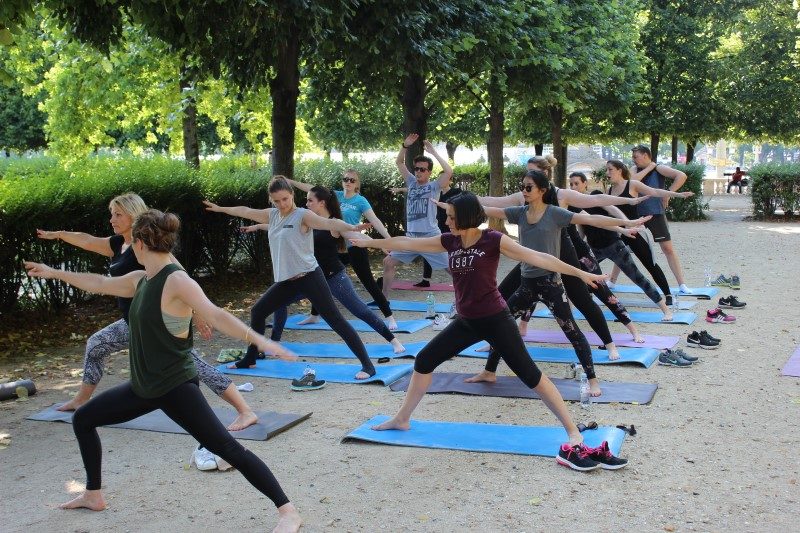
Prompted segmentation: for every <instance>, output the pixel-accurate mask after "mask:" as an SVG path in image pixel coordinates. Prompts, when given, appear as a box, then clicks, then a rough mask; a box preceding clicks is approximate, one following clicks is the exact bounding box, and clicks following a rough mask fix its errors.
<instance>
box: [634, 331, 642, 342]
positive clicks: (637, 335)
mask: <svg viewBox="0 0 800 533" xmlns="http://www.w3.org/2000/svg"><path fill="white" fill-rule="evenodd" d="M633 342H638V343H642V342H644V337H642V335H641V334H640V333H637V334H636V335H633Z"/></svg>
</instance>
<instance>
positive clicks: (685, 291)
mask: <svg viewBox="0 0 800 533" xmlns="http://www.w3.org/2000/svg"><path fill="white" fill-rule="evenodd" d="M678 291H680V293H681V294H694V293H693V292H692V289H690V288H689V287H687V286H686V284H685V283H681V285H680V286H679V287H678Z"/></svg>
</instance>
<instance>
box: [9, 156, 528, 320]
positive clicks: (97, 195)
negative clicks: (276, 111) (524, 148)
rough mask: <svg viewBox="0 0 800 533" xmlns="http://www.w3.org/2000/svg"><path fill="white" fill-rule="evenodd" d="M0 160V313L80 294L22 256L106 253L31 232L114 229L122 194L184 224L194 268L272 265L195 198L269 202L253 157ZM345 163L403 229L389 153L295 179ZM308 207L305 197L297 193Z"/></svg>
mask: <svg viewBox="0 0 800 533" xmlns="http://www.w3.org/2000/svg"><path fill="white" fill-rule="evenodd" d="M2 163H3V164H2V165H0V280H2V288H1V289H0V310H8V309H11V308H13V307H15V306H16V305H23V306H26V307H30V306H41V307H47V308H59V307H63V306H65V305H67V304H69V303H71V302H73V301H76V300H80V299H83V298H85V297H86V295H85V294H83V293H81V292H80V291H76V290H74V289H70V288H68V287H67V286H66V285H64V284H63V283H60V282H54V281H52V280H32V279H29V278H28V277H27V276H25V274H24V270H23V268H22V265H21V260H23V259H26V260H32V261H37V262H44V263H47V264H50V265H59V266H61V267H63V268H66V269H69V270H76V271H92V272H104V271H105V270H106V268H107V259H106V258H104V257H101V256H98V255H97V254H92V253H88V252H83V251H81V250H79V249H77V248H75V247H73V246H70V245H68V244H66V243H63V242H61V241H45V240H40V239H37V238H36V229H47V230H67V231H82V232H86V233H89V234H92V235H96V236H105V235H110V234H111V228H110V225H109V220H108V219H109V212H108V202H109V200H110V199H111V198H113V197H114V196H116V195H118V194H123V193H126V192H131V191H132V192H135V193H137V194H139V195H140V196H141V197H142V198H143V199H144V201H145V202H146V203H147V204H148V205H150V206H153V207H156V208H158V209H161V210H166V211H171V212H173V213H176V214H177V215H178V216H180V218H181V222H182V228H181V236H180V247H179V249H178V251H177V253H176V255H177V257H178V259H179V260H180V261H181V263H182V264H183V265H184V267H186V269H187V270H188V271H189V272H190V273H192V274H203V275H218V274H222V273H225V272H227V271H229V270H230V269H231V266H232V264H233V263H234V262H235V261H236V262H241V263H244V265H245V267H246V268H253V269H255V270H257V271H259V272H264V273H266V272H268V271H269V268H270V262H269V249H268V245H267V239H266V234H265V233H263V232H258V233H256V234H246V235H243V234H241V233H240V232H239V227H240V226H241V225H242V224H245V223H247V222H244V221H241V220H239V219H236V218H232V217H229V216H226V215H221V214H215V213H208V212H206V211H205V210H204V209H203V205H202V203H201V200H202V199H204V198H207V199H209V200H211V201H213V202H215V203H218V204H221V205H247V206H250V207H255V208H264V207H267V205H268V195H267V183H268V181H269V175H268V173H267V172H266V171H264V170H263V169H259V168H254V167H253V166H252V165H251V160H250V158H249V157H246V156H241V157H228V158H223V159H220V160H218V161H205V162H203V164H202V165H201V167H200V169H199V170H192V169H189V168H188V167H187V166H186V165H185V164H184V163H183V161H182V160H175V159H170V158H166V157H160V156H158V157H149V158H142V157H133V156H114V157H112V156H102V157H93V158H88V159H85V160H81V161H78V162H77V163H74V164H72V165H71V166H69V168H64V167H62V166H61V165H60V164H59V162H58V161H57V160H55V159H52V158H47V157H38V158H32V159H8V160H5V161H3V162H2ZM348 168H354V169H355V170H357V171H358V172H359V173H360V175H361V181H362V193H363V194H364V196H365V197H367V198H368V199H369V201H370V202H371V204H372V205H373V207H374V209H375V211H376V213H377V214H378V216H379V217H380V218H381V220H382V221H383V222H384V224H386V226H387V228H388V229H389V232H390V233H392V234H402V233H403V231H404V228H403V226H404V222H405V220H404V219H405V198H404V196H403V195H393V194H391V192H389V189H390V188H391V187H397V186H402V185H403V182H402V179H401V178H400V176H398V173H397V168H396V167H395V164H394V161H393V160H388V159H382V160H376V161H372V162H369V163H367V162H363V161H345V162H332V161H324V160H313V161H298V162H297V164H296V166H295V177H296V179H298V180H301V181H305V182H308V183H314V184H320V185H325V186H327V187H331V188H334V189H341V176H342V174H343V172H344V171H345V170H346V169H348ZM523 173H524V167H521V166H519V165H515V166H512V167H508V169H507V172H506V187H505V189H506V191H507V192H509V193H510V192H513V191H515V190H516V185H517V183H518V182H519V179H520V177H521V176H522V174H523ZM488 178H489V167H488V165H485V164H484V165H480V164H477V165H468V166H463V167H458V168H456V169H455V180H456V183H458V184H459V185H460V186H464V187H466V188H467V189H469V190H472V191H475V192H477V193H479V194H485V193H486V191H487V190H488ZM297 203H298V205H304V203H305V196H304V194H302V193H299V194H298V197H297Z"/></svg>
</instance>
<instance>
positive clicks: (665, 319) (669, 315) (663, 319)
mask: <svg viewBox="0 0 800 533" xmlns="http://www.w3.org/2000/svg"><path fill="white" fill-rule="evenodd" d="M673 318H674V317H673V316H672V313H664V316H662V317H661V322H672V319H673Z"/></svg>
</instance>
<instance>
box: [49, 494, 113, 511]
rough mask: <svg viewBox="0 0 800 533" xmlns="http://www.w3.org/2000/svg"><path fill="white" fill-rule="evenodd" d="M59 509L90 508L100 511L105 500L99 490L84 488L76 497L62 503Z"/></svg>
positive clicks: (104, 504) (103, 507)
mask: <svg viewBox="0 0 800 533" xmlns="http://www.w3.org/2000/svg"><path fill="white" fill-rule="evenodd" d="M58 508H59V509H91V510H92V511H102V510H103V509H105V508H106V500H105V498H103V493H102V492H100V491H99V490H86V491H84V492H83V494H81V495H80V496H78V497H77V498H75V499H73V500H70V501H68V502H66V503H62V504H61V505H59V506H58Z"/></svg>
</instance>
